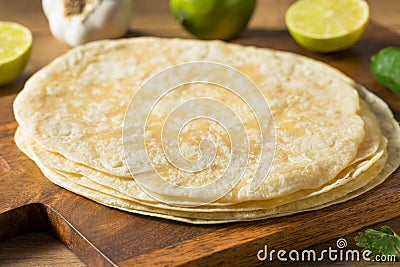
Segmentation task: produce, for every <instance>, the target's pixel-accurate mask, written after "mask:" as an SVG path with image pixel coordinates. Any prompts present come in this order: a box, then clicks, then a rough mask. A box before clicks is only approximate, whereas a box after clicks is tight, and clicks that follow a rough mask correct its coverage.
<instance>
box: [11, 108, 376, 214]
mask: <svg viewBox="0 0 400 267" xmlns="http://www.w3.org/2000/svg"><path fill="white" fill-rule="evenodd" d="M361 106H362V109H361V118H362V119H363V121H364V122H365V125H364V126H365V131H366V135H365V138H364V139H363V142H362V143H361V145H360V148H359V151H358V153H357V155H356V157H355V158H354V159H353V161H354V162H355V163H356V164H355V163H354V164H352V165H350V166H348V167H347V168H346V169H345V170H343V171H342V172H341V173H340V174H339V175H338V176H337V177H336V178H335V180H334V181H332V182H330V183H329V184H325V185H323V186H321V187H320V188H317V189H315V190H299V191H297V192H294V193H292V194H290V195H288V196H284V197H281V198H274V199H268V200H262V201H246V202H245V203H243V204H241V203H242V202H238V203H221V202H216V203H211V204H210V205H206V206H204V207H203V209H204V210H205V211H207V212H209V211H216V210H219V208H217V207H219V206H221V205H223V206H227V205H229V208H227V207H226V208H222V209H221V210H225V211H226V210H228V209H229V210H236V211H239V210H254V209H258V208H264V209H265V208H273V207H276V206H278V205H283V204H286V203H289V202H293V201H295V200H299V199H302V198H306V197H309V196H314V195H318V194H321V193H324V192H327V191H329V190H331V189H333V188H335V187H338V186H341V185H343V184H345V183H347V182H349V181H350V180H351V179H355V178H356V177H357V176H358V175H359V174H360V173H361V172H363V171H365V170H367V169H368V168H369V167H371V166H372V165H373V164H374V163H375V162H376V161H377V160H378V159H379V158H380V156H381V155H382V152H383V148H381V150H380V151H379V152H377V149H378V146H379V144H380V136H381V132H380V127H379V123H378V121H377V120H376V118H375V116H374V115H373V114H372V113H371V111H370V110H369V108H368V107H367V105H366V104H365V103H364V102H363V101H362V102H361ZM17 134H19V135H23V134H22V132H21V130H20V129H19V130H18V133H17ZM20 138H22V137H20ZM24 138H25V141H24V142H25V143H26V144H27V145H28V147H29V149H30V150H31V155H33V156H31V157H33V158H34V159H35V161H40V162H42V163H43V165H44V166H45V167H46V168H48V169H52V170H54V171H56V172H61V173H63V172H66V173H69V174H70V175H69V177H71V175H74V176H76V177H80V178H79V179H78V181H77V182H76V183H78V184H80V185H82V186H86V187H91V188H92V189H95V190H98V191H101V192H104V193H107V194H110V195H114V196H115V197H119V198H123V199H126V200H132V201H137V202H142V203H143V202H146V204H147V205H153V206H154V203H157V201H156V200H155V199H153V198H152V197H151V196H149V195H148V194H146V193H144V192H143V191H142V190H141V189H140V188H139V187H138V186H137V185H136V184H135V183H134V181H132V180H117V181H115V177H113V176H110V175H107V174H105V173H102V172H99V171H96V170H94V169H91V168H88V167H86V166H85V165H82V164H78V163H75V162H72V161H70V160H68V159H66V158H64V157H62V156H61V155H59V154H55V153H52V152H50V151H47V150H45V149H43V148H41V147H40V146H38V144H37V143H35V142H34V141H33V140H32V139H31V138H29V137H28V136H24ZM379 154H380V155H379ZM155 206H157V207H160V206H163V207H164V208H167V207H165V206H164V205H160V204H156V205H155ZM214 206H217V207H214ZM169 208H171V209H178V210H186V209H185V208H181V207H169ZM196 210H197V211H199V210H200V209H196Z"/></svg>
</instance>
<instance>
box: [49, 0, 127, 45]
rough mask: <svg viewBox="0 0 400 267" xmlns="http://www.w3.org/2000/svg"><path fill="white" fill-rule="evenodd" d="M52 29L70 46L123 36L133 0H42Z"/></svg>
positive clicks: (57, 36)
mask: <svg viewBox="0 0 400 267" xmlns="http://www.w3.org/2000/svg"><path fill="white" fill-rule="evenodd" d="M42 7H43V11H44V14H45V15H46V17H47V19H48V21H49V26H50V31H51V33H52V34H53V35H54V37H56V38H57V39H59V40H61V41H63V42H66V43H67V44H69V45H70V46H77V45H80V44H84V43H87V42H90V41H94V40H100V39H108V38H117V37H121V36H123V35H124V34H125V33H126V32H127V30H128V28H129V24H130V18H131V0H42Z"/></svg>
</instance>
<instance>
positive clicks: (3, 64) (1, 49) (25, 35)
mask: <svg viewBox="0 0 400 267" xmlns="http://www.w3.org/2000/svg"><path fill="white" fill-rule="evenodd" d="M31 48H32V34H31V32H30V31H29V29H27V28H26V27H24V26H22V25H20V24H17V23H14V22H5V21H0V86H1V85H5V84H8V83H11V82H12V81H14V80H15V79H16V78H17V77H18V76H19V75H20V74H21V72H22V71H23V69H24V67H25V65H26V64H27V63H28V60H29V56H30V53H31Z"/></svg>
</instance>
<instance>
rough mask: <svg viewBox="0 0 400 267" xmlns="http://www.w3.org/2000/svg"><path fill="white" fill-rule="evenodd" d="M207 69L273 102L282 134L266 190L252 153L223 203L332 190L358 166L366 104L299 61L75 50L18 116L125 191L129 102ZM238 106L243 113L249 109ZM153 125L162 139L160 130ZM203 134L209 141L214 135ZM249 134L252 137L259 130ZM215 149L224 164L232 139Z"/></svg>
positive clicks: (183, 43)
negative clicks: (245, 82) (228, 70)
mask: <svg viewBox="0 0 400 267" xmlns="http://www.w3.org/2000/svg"><path fill="white" fill-rule="evenodd" d="M104 51H107V53H105V52H104ZM198 60H204V61H214V62H219V63H223V64H227V65H230V66H232V67H234V68H236V69H238V70H240V71H241V72H243V73H244V74H245V75H247V76H248V77H249V78H250V79H252V80H253V81H254V82H255V83H256V84H257V86H258V87H259V88H260V90H261V92H262V93H263V94H264V96H265V97H266V99H267V100H268V103H269V105H270V109H271V111H272V114H273V117H274V122H275V126H276V142H277V143H276V147H275V148H276V151H275V157H274V162H273V165H272V168H271V171H270V174H269V176H268V179H266V180H265V182H264V183H263V184H262V186H261V187H260V188H259V190H257V191H256V192H254V193H249V190H248V189H249V183H250V182H249V181H250V179H251V178H252V172H251V170H252V167H254V166H255V164H256V163H257V153H258V152H257V150H256V149H255V150H251V152H252V153H253V154H255V157H254V158H253V159H250V162H249V165H248V170H247V172H246V174H245V176H244V179H242V180H241V181H240V182H239V183H238V184H237V186H236V187H235V188H234V189H233V190H232V191H231V192H230V193H229V194H227V195H226V196H225V197H224V198H222V199H221V201H222V202H228V203H237V202H242V201H251V200H266V199H271V198H278V197H283V196H286V195H289V194H292V193H294V192H297V191H299V190H303V189H315V188H318V187H321V186H323V185H324V184H327V183H328V182H330V181H333V180H334V179H335V177H336V176H337V175H338V174H339V173H340V172H341V171H343V170H344V169H345V168H346V167H348V166H349V165H350V164H351V163H352V162H353V160H354V159H355V157H356V155H357V153H358V151H359V148H360V144H361V143H362V140H363V138H364V136H365V131H364V121H363V120H362V119H361V117H360V112H361V111H360V102H359V96H358V93H357V91H356V90H355V89H354V88H353V86H352V81H351V80H350V79H349V78H347V77H346V76H345V75H343V74H341V73H340V72H338V71H337V70H335V69H333V68H331V67H329V66H328V65H326V64H323V63H321V62H317V61H315V60H312V59H309V58H305V57H302V56H298V55H295V54H292V53H288V52H279V51H273V50H269V49H259V48H255V47H243V46H240V45H234V44H227V43H224V42H220V41H209V42H203V41H196V40H181V39H160V38H151V37H142V38H133V39H126V40H118V41H100V42H96V43H91V44H88V45H85V46H82V47H78V48H75V49H73V50H71V51H69V52H68V53H66V54H65V55H63V56H61V57H60V58H58V59H56V60H55V61H54V62H52V63H51V64H49V65H48V66H46V67H45V68H43V69H42V70H41V71H39V72H38V73H37V74H35V75H34V76H33V77H32V78H31V79H30V80H29V81H28V82H27V84H26V86H25V88H24V90H23V91H22V92H21V93H20V94H19V95H18V97H17V98H16V100H15V103H14V110H15V116H16V119H17V121H18V123H19V124H20V126H21V128H22V129H23V131H24V132H25V134H26V135H28V136H29V137H31V138H32V139H33V140H34V141H35V142H37V144H38V145H40V146H41V147H43V148H45V149H46V150H48V151H51V152H54V153H58V154H60V155H62V156H64V157H65V158H67V159H69V160H71V161H73V162H77V163H80V164H82V165H84V166H87V167H89V168H92V169H94V170H96V171H100V172H104V173H106V174H109V175H112V176H115V177H116V178H118V179H116V183H118V181H119V179H125V180H126V179H131V175H130V173H129V169H128V167H127V166H126V164H125V162H124V156H123V146H122V125H123V120H124V114H125V111H126V109H127V106H128V104H129V100H130V98H131V97H132V96H133V95H134V93H135V92H136V90H137V89H138V88H139V86H140V85H141V84H142V83H143V82H144V81H145V80H146V79H147V78H148V77H150V75H152V74H154V73H156V72H158V71H160V70H162V69H164V68H166V67H169V66H171V65H175V64H179V63H183V62H190V61H198ZM186 92H187V94H186V96H187V97H196V96H199V95H202V94H203V95H204V96H207V97H215V98H217V99H220V100H221V101H223V100H224V99H225V98H224V95H223V94H221V93H220V92H218V90H209V89H207V88H206V87H203V88H196V89H193V88H188V89H187V91H186ZM180 96H181V95H180ZM177 99H178V96H175V97H171V99H170V100H168V101H173V100H177ZM234 104H235V105H239V108H240V103H236V102H234ZM152 123H153V124H151V123H150V127H151V126H152V125H153V126H154V127H155V128H154V129H155V131H154V132H155V134H154V138H155V137H157V136H159V133H157V130H156V129H157V127H156V126H157V125H158V124H159V122H158V121H156V120H154V121H153V122H152ZM198 127H200V128H199V129H197V130H198V131H199V132H201V131H202V130H204V129H203V128H201V127H205V126H204V125H201V124H200V125H199V126H198ZM249 127H250V128H251V127H253V126H252V124H251V123H249ZM218 134H219V133H218V131H216V132H215V135H216V136H218ZM151 138H153V137H152V136H150V139H151ZM151 140H152V139H151ZM250 141H251V140H250ZM214 142H216V144H217V146H218V147H221V148H222V149H221V151H220V154H219V156H220V157H221V161H222V162H224V160H226V158H227V157H228V155H229V153H228V152H227V151H229V149H224V148H225V147H227V146H229V144H227V143H225V142H224V139H223V138H220V139H218V138H217V139H216V140H215V141H214ZM149 143H150V145H149V146H148V149H149V154H150V156H151V157H152V158H153V159H154V164H155V166H157V168H158V169H161V170H165V169H168V168H170V166H169V164H168V163H165V161H162V160H161V161H156V158H157V156H159V155H160V152H159V144H155V145H151V142H149ZM183 147H185V150H186V151H187V153H188V154H190V152H191V151H193V150H195V149H196V148H197V145H196V144H193V143H191V142H189V141H187V140H183ZM137 153H144V151H137ZM161 156H162V155H161ZM212 168H213V171H215V173H214V172H210V171H206V172H205V173H198V174H196V175H197V176H196V177H195V178H196V179H193V175H192V174H190V173H189V174H188V173H185V172H182V171H176V172H172V173H169V174H168V172H165V173H167V174H168V176H167V177H165V179H166V180H168V181H170V182H172V183H175V184H183V185H185V186H189V187H190V186H193V187H196V186H199V185H202V184H206V183H208V182H210V181H212V179H214V178H215V176H216V175H218V174H219V173H220V172H222V171H223V170H224V166H221V165H218V164H215V165H212ZM133 178H134V177H133ZM199 181H200V182H201V183H202V184H199ZM165 194H168V192H165ZM177 197H178V196H177ZM187 197H188V201H190V196H187Z"/></svg>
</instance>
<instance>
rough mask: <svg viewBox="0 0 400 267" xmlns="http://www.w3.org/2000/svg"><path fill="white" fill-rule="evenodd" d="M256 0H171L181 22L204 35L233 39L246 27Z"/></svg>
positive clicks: (194, 33) (171, 5)
mask: <svg viewBox="0 0 400 267" xmlns="http://www.w3.org/2000/svg"><path fill="white" fill-rule="evenodd" d="M256 2H257V1H256V0H170V8H171V11H172V13H173V14H174V16H175V18H176V19H177V20H178V22H179V23H180V24H181V25H182V26H183V27H184V28H185V29H186V30H187V31H189V32H190V33H191V34H193V35H195V36H197V37H199V38H201V39H207V40H210V39H221V40H231V39H233V38H236V37H238V36H239V35H240V33H241V32H242V31H243V30H244V29H245V28H246V26H247V23H248V22H249V20H250V18H251V16H252V14H253V11H254V9H255V6H256Z"/></svg>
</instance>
